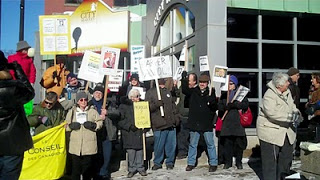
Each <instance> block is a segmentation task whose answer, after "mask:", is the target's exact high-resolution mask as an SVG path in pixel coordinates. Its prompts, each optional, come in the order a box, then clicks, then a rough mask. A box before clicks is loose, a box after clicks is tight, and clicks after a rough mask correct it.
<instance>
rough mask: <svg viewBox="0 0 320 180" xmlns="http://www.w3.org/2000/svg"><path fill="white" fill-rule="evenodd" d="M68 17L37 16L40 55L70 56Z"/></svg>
mask: <svg viewBox="0 0 320 180" xmlns="http://www.w3.org/2000/svg"><path fill="white" fill-rule="evenodd" d="M69 18H70V17H69V15H46V16H39V28H40V30H39V32H40V54H41V55H47V54H54V55H55V54H70V53H71V40H70V19H69Z"/></svg>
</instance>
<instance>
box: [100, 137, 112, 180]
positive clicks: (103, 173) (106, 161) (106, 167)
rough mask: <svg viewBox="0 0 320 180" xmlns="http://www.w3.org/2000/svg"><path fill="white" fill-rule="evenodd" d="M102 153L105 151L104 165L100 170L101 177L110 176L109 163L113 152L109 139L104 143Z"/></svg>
mask: <svg viewBox="0 0 320 180" xmlns="http://www.w3.org/2000/svg"><path fill="white" fill-rule="evenodd" d="M102 151H103V165H102V167H101V168H100V173H99V175H100V176H109V175H110V174H109V163H110V158H111V151H112V142H111V141H109V140H108V138H107V139H106V140H105V141H103V142H102Z"/></svg>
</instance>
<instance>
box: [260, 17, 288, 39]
mask: <svg viewBox="0 0 320 180" xmlns="http://www.w3.org/2000/svg"><path fill="white" fill-rule="evenodd" d="M292 32H293V29H292V17H282V16H262V39H272V40H292V39H293V36H292Z"/></svg>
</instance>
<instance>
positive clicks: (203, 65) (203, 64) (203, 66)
mask: <svg viewBox="0 0 320 180" xmlns="http://www.w3.org/2000/svg"><path fill="white" fill-rule="evenodd" d="M199 66H200V72H203V71H209V61H208V56H200V57H199Z"/></svg>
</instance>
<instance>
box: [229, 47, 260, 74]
mask: <svg viewBox="0 0 320 180" xmlns="http://www.w3.org/2000/svg"><path fill="white" fill-rule="evenodd" d="M257 49H258V44H257V43H241V42H228V43H227V65H228V67H230V68H257V67H258V51H257Z"/></svg>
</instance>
